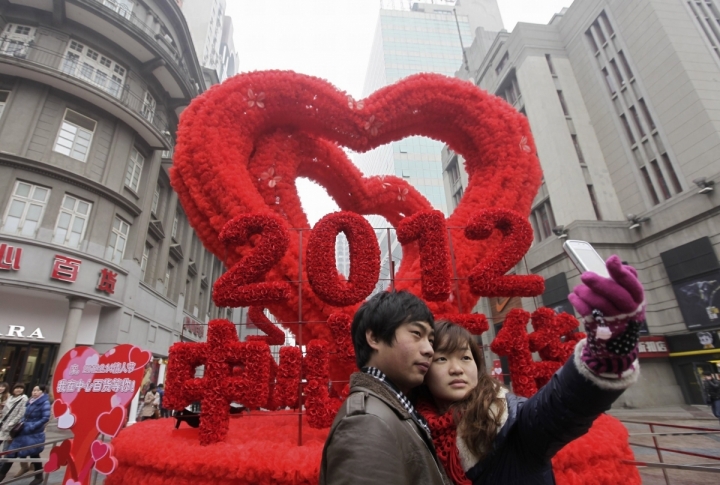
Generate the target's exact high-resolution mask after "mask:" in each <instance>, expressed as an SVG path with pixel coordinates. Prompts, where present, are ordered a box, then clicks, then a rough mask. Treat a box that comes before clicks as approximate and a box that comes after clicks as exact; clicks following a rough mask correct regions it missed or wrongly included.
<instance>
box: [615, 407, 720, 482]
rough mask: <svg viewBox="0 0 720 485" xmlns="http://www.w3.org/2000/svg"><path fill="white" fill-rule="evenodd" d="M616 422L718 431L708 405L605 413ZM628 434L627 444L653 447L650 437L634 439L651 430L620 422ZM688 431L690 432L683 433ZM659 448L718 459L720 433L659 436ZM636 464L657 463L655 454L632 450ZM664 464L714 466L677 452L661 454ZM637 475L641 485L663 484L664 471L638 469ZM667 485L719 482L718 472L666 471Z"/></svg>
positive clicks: (718, 424) (658, 430) (657, 429)
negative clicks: (652, 423) (617, 420)
mask: <svg viewBox="0 0 720 485" xmlns="http://www.w3.org/2000/svg"><path fill="white" fill-rule="evenodd" d="M608 414H610V415H612V416H614V417H616V418H618V419H620V420H621V421H622V420H631V421H644V422H654V423H666V424H674V425H680V426H694V427H699V428H711V429H716V430H718V431H720V421H719V420H718V419H717V418H716V417H714V416H713V415H712V413H711V412H710V408H709V407H708V406H688V405H685V406H676V407H666V408H649V409H612V410H610V412H609V413H608ZM623 424H625V427H626V428H627V430H628V431H629V432H630V442H631V443H638V444H643V445H650V446H652V444H653V440H652V437H650V436H635V437H633V434H635V433H650V427H649V426H647V425H642V424H635V423H623ZM654 431H655V432H656V433H671V432H683V430H682V429H677V428H665V427H662V426H655V430H654ZM685 431H687V432H691V430H685ZM657 441H658V446H659V447H661V448H669V449H673V450H680V451H685V452H689V453H700V454H703V455H707V456H712V457H717V458H720V434H708V435H698V436H660V437H658V438H657ZM632 449H633V452H634V453H635V459H636V461H645V462H649V463H658V462H659V461H660V460H659V459H658V454H657V451H655V450H654V449H649V448H641V447H637V446H633V447H632ZM662 457H663V461H664V462H665V463H673V464H682V465H702V464H705V465H707V464H711V463H716V464H720V461H715V460H712V459H709V458H702V457H697V456H689V455H682V454H679V453H671V452H667V451H663V452H662ZM639 470H640V475H641V476H642V479H643V485H665V484H666V481H665V477H664V476H663V471H662V470H661V469H657V468H640V469H639ZM666 472H667V476H668V479H669V483H670V484H672V485H707V484H711V483H720V473H707V472H696V471H684V470H666Z"/></svg>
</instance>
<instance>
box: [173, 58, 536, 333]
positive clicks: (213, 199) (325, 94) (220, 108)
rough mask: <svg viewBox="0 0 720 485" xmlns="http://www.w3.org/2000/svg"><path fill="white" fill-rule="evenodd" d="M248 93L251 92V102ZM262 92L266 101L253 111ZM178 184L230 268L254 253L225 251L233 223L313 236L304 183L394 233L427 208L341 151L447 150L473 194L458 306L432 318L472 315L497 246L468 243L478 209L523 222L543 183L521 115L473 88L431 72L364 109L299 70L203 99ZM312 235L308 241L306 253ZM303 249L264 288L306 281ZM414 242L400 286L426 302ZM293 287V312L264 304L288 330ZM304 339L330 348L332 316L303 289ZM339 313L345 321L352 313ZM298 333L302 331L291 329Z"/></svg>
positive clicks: (290, 254) (181, 141)
mask: <svg viewBox="0 0 720 485" xmlns="http://www.w3.org/2000/svg"><path fill="white" fill-rule="evenodd" d="M251 93H252V94H251ZM259 93H262V97H263V101H262V102H261V103H258V102H257V99H258V98H257V96H260V94H259ZM178 131H179V137H178V144H177V147H176V151H175V156H174V164H173V169H172V174H171V177H172V184H173V187H174V188H175V190H176V191H177V192H178V195H179V198H180V201H181V202H182V205H183V208H184V209H185V211H186V213H187V215H188V218H189V220H190V221H191V224H192V225H193V227H194V228H195V229H196V231H197V233H198V235H199V237H200V238H201V240H202V241H203V243H204V245H205V246H206V247H208V248H209V249H211V250H212V252H213V253H214V254H215V255H216V256H217V257H218V258H220V259H221V260H223V261H224V263H225V265H226V266H227V267H231V266H232V265H233V264H235V263H236V262H238V261H239V260H240V259H241V258H242V257H243V256H244V255H245V254H247V252H248V251H250V250H251V249H252V248H251V247H250V246H251V245H248V246H246V247H243V248H230V250H227V249H226V248H225V247H224V246H223V245H222V244H221V243H220V242H219V241H218V234H219V233H220V231H221V230H222V229H223V227H224V226H225V224H226V223H227V222H228V221H230V220H232V219H233V218H235V217H237V216H239V215H243V214H250V213H262V212H263V211H265V212H268V211H271V212H274V213H276V214H279V215H281V216H282V217H284V218H285V219H286V220H287V221H288V226H289V227H294V228H306V227H308V222H307V218H306V217H305V214H304V213H303V212H302V208H301V205H300V199H299V197H298V194H297V190H296V188H295V179H296V178H297V177H307V178H309V179H311V180H313V181H315V182H317V183H319V184H320V185H322V186H324V187H325V188H326V189H327V191H328V193H329V194H330V195H331V196H332V197H333V198H334V199H335V201H336V202H337V203H338V205H339V206H340V208H341V209H342V210H346V211H354V212H357V213H360V214H380V215H382V216H384V217H385V218H386V219H387V220H388V221H389V222H390V223H391V224H392V225H393V226H397V225H398V224H399V223H400V221H402V219H403V218H404V217H406V216H409V215H412V214H414V213H416V212H418V211H421V210H429V209H431V206H430V204H429V203H428V202H427V201H426V200H425V199H424V198H423V197H422V196H420V194H418V193H417V191H415V190H414V189H413V188H412V187H410V186H409V185H408V184H407V183H406V182H404V181H403V180H401V179H399V178H397V177H392V176H386V177H369V178H364V177H363V176H362V174H361V173H360V171H359V170H358V169H357V168H356V167H355V166H354V165H353V164H352V163H351V162H350V160H349V159H348V158H347V156H346V155H345V153H344V152H343V151H342V150H341V149H340V147H339V146H338V144H339V145H343V146H345V147H348V148H350V149H352V150H355V151H359V152H363V151H367V150H369V149H372V148H375V147H378V146H381V145H383V144H386V143H389V142H391V141H395V140H399V139H402V138H404V137H407V136H414V135H423V136H428V137H430V138H434V139H439V140H442V141H445V142H446V143H448V145H449V146H450V148H451V149H452V150H454V151H455V152H457V153H459V154H461V155H462V156H463V157H464V159H465V164H466V168H467V172H468V175H469V184H468V187H467V190H466V191H465V194H464V196H463V199H462V201H461V203H460V204H459V206H458V207H457V208H456V210H455V211H454V212H453V214H452V216H451V217H450V218H449V219H448V220H447V225H448V227H451V228H457V229H451V230H450V234H451V239H452V245H453V248H454V254H455V262H456V269H457V273H458V277H459V285H460V291H459V295H460V298H459V301H454V302H432V303H431V304H430V307H431V309H432V310H433V312H434V313H436V314H454V313H457V312H458V311H460V313H463V312H469V311H470V310H471V308H472V307H473V305H474V304H475V303H476V301H477V297H476V296H473V295H471V294H470V292H469V288H468V286H467V282H466V281H465V279H464V278H466V277H467V275H468V274H469V273H470V271H471V270H472V269H473V267H474V266H475V265H476V264H477V263H478V262H479V261H480V260H482V259H483V258H484V257H485V256H486V254H487V252H488V251H491V250H493V249H494V248H495V247H497V245H498V242H499V238H497V237H495V238H491V239H489V240H485V241H471V240H468V239H467V238H466V237H465V235H464V234H463V231H462V227H463V226H465V225H466V224H467V221H468V219H469V217H470V216H471V215H472V214H473V213H474V212H476V211H477V210H479V209H483V208H488V207H504V208H507V209H512V210H515V211H517V212H519V213H520V214H522V215H528V214H529V212H530V207H531V204H532V200H533V198H534V196H535V193H536V192H537V189H538V187H539V185H540V182H541V175H542V174H541V170H540V166H539V163H538V160H537V157H536V155H535V148H534V146H533V142H532V136H531V134H530V130H529V126H528V123H527V120H526V119H525V117H524V116H523V115H522V114H520V113H518V112H517V111H516V110H515V109H514V108H513V107H512V106H510V105H509V104H507V103H506V102H504V101H503V100H501V99H499V98H497V97H495V96H493V95H490V94H488V93H486V92H484V91H482V90H480V89H479V88H477V87H476V86H474V85H473V84H471V83H468V82H466V81H461V80H459V79H454V78H448V77H445V76H440V75H434V74H421V75H416V76H411V77H409V78H407V79H404V80H403V81H400V82H399V83H397V84H395V85H392V86H388V87H386V88H383V89H382V90H380V91H378V92H376V93H374V94H372V95H371V96H370V97H368V98H367V99H365V100H363V101H361V102H355V101H354V100H352V99H351V98H349V97H348V96H347V95H346V94H345V93H343V92H341V91H339V90H337V89H336V88H335V87H333V86H332V85H330V84H328V83H327V82H325V81H322V80H320V79H317V78H312V77H309V76H304V75H300V74H296V73H292V72H281V71H269V72H254V73H249V74H245V75H240V76H235V77H233V78H231V79H229V80H228V81H226V82H225V83H223V84H221V85H217V86H214V87H213V89H211V90H209V91H208V92H206V93H205V94H204V95H202V96H200V97H198V98H196V99H195V100H194V101H193V103H192V104H191V106H190V107H189V108H188V109H186V110H185V112H184V113H183V116H182V119H181V126H180V128H179V130H178ZM308 239H309V231H307V232H305V233H304V234H303V249H302V250H303V253H304V251H305V244H306V242H307V240H308ZM299 246H300V241H299V237H298V233H297V232H296V231H291V240H290V245H289V248H290V249H289V250H288V251H287V253H286V254H285V256H284V257H283V258H282V260H281V261H280V262H279V263H278V264H277V265H276V266H275V267H274V269H273V270H271V271H270V272H269V273H267V275H266V276H265V278H264V281H267V282H282V281H298V280H300V279H302V281H308V278H307V275H306V274H304V275H302V278H300V275H299V274H298V258H299ZM418 258H419V252H418V249H417V244H409V245H407V246H404V247H403V260H402V264H401V266H400V269H399V270H398V272H397V275H396V282H397V283H396V287H397V288H398V289H407V290H410V291H411V292H413V293H414V294H416V295H420V294H421V289H420V278H419V271H420V270H419V260H418ZM298 290H299V288H298V286H297V285H292V292H293V296H292V297H291V298H290V299H289V300H288V301H286V302H283V303H277V304H272V305H269V306H268V308H269V309H270V311H271V312H272V313H273V314H274V315H275V316H277V317H278V318H279V319H280V320H281V321H284V322H296V321H297V320H298V314H297V308H298V303H299V302H298V292H299V291H298ZM302 295H303V302H302V316H301V319H302V320H303V321H305V322H323V323H306V324H304V325H303V339H302V340H303V341H304V342H299V343H306V342H307V341H309V340H310V339H313V338H321V339H323V340H325V341H327V342H333V338H332V335H331V334H330V332H329V329H328V328H327V326H326V325H325V324H324V322H325V321H327V319H328V317H329V316H330V314H332V313H335V312H337V311H338V309H337V308H334V307H331V306H330V305H328V304H326V303H325V302H323V301H322V300H320V299H319V298H317V296H316V295H315V294H314V293H313V291H312V288H311V287H310V285H309V284H308V283H305V284H304V285H303V287H302ZM342 311H344V312H346V313H350V312H352V311H353V308H345V309H342ZM286 324H287V326H288V327H289V328H290V329H291V330H292V331H293V333H295V334H296V335H297V325H296V324H292V323H286Z"/></svg>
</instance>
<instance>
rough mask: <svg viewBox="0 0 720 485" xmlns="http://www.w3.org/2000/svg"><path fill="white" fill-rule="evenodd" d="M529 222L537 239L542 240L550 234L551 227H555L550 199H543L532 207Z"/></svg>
mask: <svg viewBox="0 0 720 485" xmlns="http://www.w3.org/2000/svg"><path fill="white" fill-rule="evenodd" d="M530 222H531V223H532V225H533V228H534V229H535V239H536V240H537V241H542V240H544V239H546V238H548V237H550V236H551V235H552V229H553V227H555V215H554V214H553V210H552V205H551V204H550V199H545V200H544V201H543V202H541V203H540V204H538V205H537V206H536V207H535V208H534V209H533V211H532V213H531V214H530Z"/></svg>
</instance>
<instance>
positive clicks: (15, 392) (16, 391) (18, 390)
mask: <svg viewBox="0 0 720 485" xmlns="http://www.w3.org/2000/svg"><path fill="white" fill-rule="evenodd" d="M22 393H23V388H22V387H16V388H15V389H13V396H19V395H20V394H22Z"/></svg>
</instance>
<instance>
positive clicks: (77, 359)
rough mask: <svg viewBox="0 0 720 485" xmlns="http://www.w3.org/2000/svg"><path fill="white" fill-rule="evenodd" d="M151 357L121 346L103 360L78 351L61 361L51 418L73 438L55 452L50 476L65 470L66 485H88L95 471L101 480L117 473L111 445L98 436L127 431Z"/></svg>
mask: <svg viewBox="0 0 720 485" xmlns="http://www.w3.org/2000/svg"><path fill="white" fill-rule="evenodd" d="M151 358H152V354H150V352H147V351H144V350H142V349H140V348H138V347H135V346H133V345H129V344H123V345H118V346H117V347H115V348H112V349H110V350H109V351H107V352H106V353H105V354H102V355H100V354H98V353H97V352H96V351H95V349H92V348H90V347H76V348H74V349H72V350H70V351H69V352H68V353H67V354H65V355H64V356H63V357H62V358H61V359H60V362H59V363H58V366H57V368H56V370H55V376H54V378H53V393H54V395H55V398H56V400H55V402H54V403H53V414H54V415H55V417H56V418H57V419H58V428H60V429H69V430H71V431H72V432H73V435H74V436H73V439H72V440H68V441H66V442H65V443H63V445H62V446H57V447H55V448H53V449H52V451H51V453H50V458H49V461H48V463H47V464H46V465H45V471H46V472H53V471H55V470H58V469H59V468H60V467H62V466H66V467H67V468H66V471H65V478H64V479H63V483H75V484H78V485H88V484H89V483H90V477H91V471H92V469H93V468H94V469H95V470H96V471H97V472H98V473H101V474H103V475H109V474H110V473H112V472H113V471H114V470H115V468H116V466H117V459H116V458H115V456H114V454H113V448H112V445H111V444H107V443H104V442H102V441H101V440H98V435H99V434H101V433H102V434H104V435H106V436H109V437H115V436H117V434H118V433H119V432H120V430H121V429H122V428H123V427H124V426H125V422H126V418H127V407H128V405H129V404H130V401H131V400H132V398H133V396H134V395H135V393H136V391H137V390H138V389H139V387H140V382H141V381H142V377H143V372H144V368H145V365H146V364H147V363H148V362H150V359H151ZM67 443H70V444H67Z"/></svg>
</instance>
